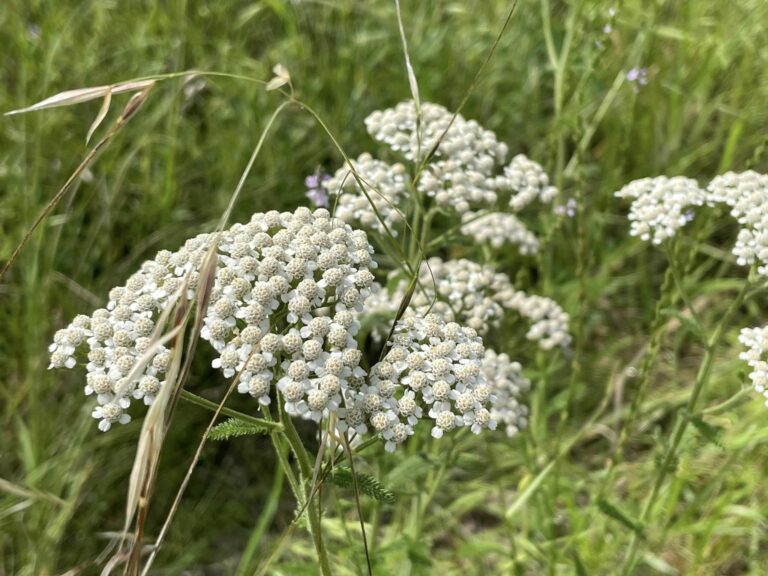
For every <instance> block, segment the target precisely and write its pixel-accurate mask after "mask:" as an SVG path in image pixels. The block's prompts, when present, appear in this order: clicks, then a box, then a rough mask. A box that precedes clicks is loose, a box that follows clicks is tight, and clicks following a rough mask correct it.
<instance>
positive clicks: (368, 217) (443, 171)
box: [323, 101, 557, 254]
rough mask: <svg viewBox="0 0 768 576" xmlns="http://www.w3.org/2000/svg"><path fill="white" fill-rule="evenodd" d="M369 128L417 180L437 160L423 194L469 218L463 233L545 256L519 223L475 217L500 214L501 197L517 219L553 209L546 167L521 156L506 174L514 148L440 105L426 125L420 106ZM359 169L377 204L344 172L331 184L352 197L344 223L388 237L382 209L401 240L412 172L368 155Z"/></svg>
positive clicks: (409, 104) (425, 177)
mask: <svg viewBox="0 0 768 576" xmlns="http://www.w3.org/2000/svg"><path fill="white" fill-rule="evenodd" d="M365 125H366V128H367V130H368V132H369V134H371V136H372V137H373V138H374V139H376V140H378V141H379V142H383V143H385V144H387V145H388V146H389V147H390V148H391V149H392V150H394V151H395V152H397V153H399V154H400V155H401V156H403V157H404V158H405V159H406V160H408V161H409V162H411V163H412V164H413V165H414V172H415V171H416V170H415V169H416V168H421V166H420V162H422V161H423V160H425V159H426V158H427V157H428V158H429V162H427V164H426V165H425V166H424V167H423V170H421V171H420V172H419V174H418V181H417V182H416V191H417V192H418V193H420V194H423V195H425V196H427V197H430V198H434V201H435V203H436V204H437V205H439V206H445V207H449V208H452V209H453V210H455V211H456V212H457V213H458V214H459V215H461V216H462V217H463V222H464V225H463V226H462V233H464V234H466V235H468V236H471V237H473V238H475V239H478V240H479V241H481V242H485V241H490V242H491V243H492V245H493V246H494V247H500V246H501V245H502V244H504V243H511V244H514V245H517V246H519V247H520V251H521V253H523V254H533V253H535V252H536V251H537V250H538V245H539V243H538V239H537V238H536V236H535V235H534V234H533V233H532V232H530V231H529V230H528V229H527V228H526V227H525V226H524V225H523V223H522V222H520V220H518V219H517V218H516V217H514V216H513V215H510V214H504V213H497V214H494V215H493V216H491V215H488V216H487V217H484V218H483V219H482V221H474V220H473V219H474V217H475V216H476V214H474V213H473V212H472V210H475V209H478V208H481V207H489V208H491V209H494V208H498V203H499V194H500V193H503V194H504V198H506V196H507V195H509V196H510V200H509V206H510V207H511V208H512V210H513V211H514V212H519V211H520V210H522V209H523V208H524V207H525V206H527V205H528V204H530V203H531V202H533V201H535V200H539V201H540V202H542V203H548V202H551V201H552V200H553V199H554V197H555V196H556V195H557V189H556V188H555V187H554V186H550V184H549V179H548V178H547V175H546V174H545V173H544V170H543V169H542V167H541V166H540V165H539V164H537V163H536V162H533V161H532V160H529V159H528V158H526V157H525V156H524V155H522V154H519V155H517V156H515V157H514V158H513V159H512V161H511V162H510V163H509V165H507V166H505V167H504V168H503V170H502V165H503V163H504V159H505V157H506V155H507V146H506V144H504V143H503V142H499V141H498V140H497V138H496V135H495V134H494V133H493V132H492V131H490V130H486V129H484V128H483V127H482V126H480V125H479V124H478V123H477V122H475V121H474V120H467V119H465V118H464V117H463V116H461V115H460V114H457V115H455V116H454V114H453V113H452V112H450V111H449V110H447V109H446V108H445V107H443V106H440V105H438V104H431V103H428V102H427V103H424V104H422V106H421V117H420V118H418V119H417V112H416V105H415V103H414V102H413V101H406V102H401V103H400V104H398V105H397V106H395V107H394V108H389V109H386V110H382V111H375V112H373V113H372V114H370V115H369V116H368V117H367V118H366V119H365ZM353 165H354V166H355V170H356V171H357V172H358V173H359V174H360V175H361V177H362V179H363V180H364V181H365V182H367V183H369V184H370V186H366V190H365V192H367V193H368V196H369V198H370V199H369V198H366V195H365V194H363V191H362V190H360V187H359V185H358V183H357V182H356V181H355V179H354V178H352V175H351V174H350V170H349V167H347V166H344V167H342V168H340V169H339V170H338V171H337V172H336V174H335V175H334V177H333V178H332V179H331V180H329V181H326V182H325V183H324V184H323V186H324V187H325V189H326V190H328V192H329V193H330V194H336V195H338V194H340V193H341V192H344V193H343V194H342V195H341V196H340V198H339V201H338V207H337V211H336V216H338V217H339V218H341V219H342V220H344V221H346V222H352V221H358V222H360V223H362V224H363V225H364V226H366V227H369V228H373V229H375V230H377V231H378V232H384V227H383V226H382V224H381V222H380V221H379V218H378V217H377V216H376V214H375V211H374V209H373V208H374V207H375V208H376V211H378V212H379V214H380V216H381V218H382V219H383V220H384V221H385V222H386V223H387V227H388V228H389V229H390V231H391V232H392V234H393V235H395V234H397V229H396V227H395V225H396V224H398V223H399V222H401V221H402V217H401V213H399V211H398V210H397V209H396V207H397V206H398V205H402V200H404V199H407V198H408V188H407V180H406V169H405V168H404V167H403V165H401V164H394V165H392V166H390V165H389V164H386V163H384V162H382V161H380V160H376V159H374V158H372V157H371V155H370V154H363V155H361V156H360V157H359V158H358V159H357V160H356V161H353ZM503 201H506V200H505V199H503ZM371 204H373V206H372V205H371ZM468 220H473V221H472V222H468Z"/></svg>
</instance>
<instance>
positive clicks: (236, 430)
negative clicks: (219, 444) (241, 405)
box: [208, 418, 269, 440]
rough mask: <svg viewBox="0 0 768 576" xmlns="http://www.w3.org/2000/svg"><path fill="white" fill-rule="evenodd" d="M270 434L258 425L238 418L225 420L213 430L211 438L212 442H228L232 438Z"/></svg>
mask: <svg viewBox="0 0 768 576" xmlns="http://www.w3.org/2000/svg"><path fill="white" fill-rule="evenodd" d="M267 432H269V430H267V429H266V428H262V427H261V426H258V425H256V424H252V423H250V422H243V421H242V420H238V419H237V418H230V419H228V420H225V421H224V422H222V423H221V424H217V425H216V426H214V427H213V428H212V429H211V433H210V434H209V436H208V437H209V438H210V439H211V440H228V439H230V438H238V437H240V436H253V435H255V434H266V433H267Z"/></svg>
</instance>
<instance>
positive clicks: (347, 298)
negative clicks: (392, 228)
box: [50, 208, 376, 430]
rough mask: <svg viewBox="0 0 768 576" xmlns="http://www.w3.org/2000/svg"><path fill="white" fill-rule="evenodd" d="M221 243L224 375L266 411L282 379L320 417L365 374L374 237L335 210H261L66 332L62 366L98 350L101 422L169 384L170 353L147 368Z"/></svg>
mask: <svg viewBox="0 0 768 576" xmlns="http://www.w3.org/2000/svg"><path fill="white" fill-rule="evenodd" d="M214 242H218V244H217V252H218V259H217V264H216V271H215V281H214V284H213V287H212V288H211V292H210V304H209V306H208V310H207V313H206V315H205V318H204V321H203V328H202V331H201V334H200V336H201V338H202V339H203V340H206V341H208V342H209V343H210V344H211V345H212V346H213V348H214V349H215V350H216V352H217V353H218V356H217V357H216V359H215V360H214V361H213V366H214V367H215V368H218V369H220V370H221V371H222V372H223V374H224V376H225V377H228V378H229V377H232V376H234V375H235V374H236V373H239V374H240V380H239V386H238V391H239V392H241V393H244V394H250V395H251V396H253V397H254V398H256V399H258V401H259V402H260V403H261V404H262V405H266V404H269V402H270V391H271V389H272V385H273V384H275V383H276V384H277V388H278V389H279V390H280V392H281V393H282V394H283V397H284V399H285V407H286V411H287V412H288V413H289V414H292V415H295V416H301V417H304V418H311V419H313V420H316V421H317V420H319V419H321V418H322V417H324V416H327V415H328V414H329V413H330V412H333V411H335V410H337V409H338V407H339V406H340V405H341V403H342V402H343V395H344V392H345V390H346V389H347V387H348V385H349V384H348V383H349V381H350V380H355V379H359V378H361V377H362V376H363V375H364V372H363V371H362V369H361V368H360V367H359V360H360V354H359V351H358V350H357V343H356V340H355V338H354V336H355V334H356V333H357V330H358V329H359V322H358V319H357V316H358V314H359V312H360V310H361V309H362V303H363V301H364V300H365V299H366V298H367V297H368V296H369V294H370V290H371V287H372V285H373V280H374V277H373V274H372V273H371V271H370V270H371V269H373V268H375V267H376V263H375V262H374V261H373V260H372V258H371V255H372V253H373V249H372V248H371V246H370V245H369V244H368V239H367V237H366V235H365V232H362V231H359V230H358V231H353V230H352V229H351V228H350V227H349V226H348V225H347V224H344V223H343V222H341V221H340V220H336V219H333V218H331V217H330V215H329V213H328V211H327V210H324V209H319V210H316V211H315V212H312V211H310V210H309V209H307V208H299V209H298V210H296V211H295V212H293V213H290V212H283V213H279V212H275V211H272V212H267V213H264V214H255V215H254V216H253V217H252V218H251V221H250V222H249V223H248V224H235V225H234V226H232V228H230V229H229V230H227V231H225V232H224V233H222V234H221V235H220V236H218V235H216V234H202V235H200V236H197V237H195V238H193V239H191V240H189V241H187V243H186V244H185V245H184V247H182V248H181V249H180V250H178V251H177V252H173V253H172V252H169V251H167V250H163V251H161V252H159V253H158V254H157V256H156V257H155V259H154V260H152V261H149V262H146V263H145V264H144V265H143V266H142V267H141V270H140V271H139V272H137V273H136V274H134V275H133V276H131V277H130V278H129V279H128V282H127V283H126V285H125V286H122V287H119V288H115V289H113V290H112V291H111V292H110V301H109V303H108V304H107V306H106V308H103V309H99V310H96V311H95V312H94V313H93V315H92V316H91V317H88V316H78V317H76V318H75V320H74V321H73V322H72V323H71V324H70V325H69V326H68V327H67V328H66V329H64V330H60V331H59V332H57V333H56V336H55V337H54V342H53V344H52V345H51V347H50V352H51V367H52V368H60V367H66V368H72V367H74V366H75V364H76V363H77V358H76V356H75V354H76V351H77V349H78V348H80V347H82V346H87V347H88V349H89V351H88V354H87V360H82V362H84V363H86V369H87V372H88V374H87V379H86V381H87V385H86V387H85V392H86V394H94V395H95V396H96V398H97V402H98V404H99V407H98V408H97V409H96V410H95V411H94V414H93V415H94V417H95V418H98V419H100V424H99V427H100V428H101V429H102V430H107V429H109V427H110V426H111V425H112V424H114V423H116V422H120V423H125V422H127V421H128V420H129V417H128V415H127V413H126V410H127V409H128V407H129V405H130V400H131V398H134V399H143V400H144V402H145V403H147V404H149V403H151V402H152V400H153V399H154V397H155V395H156V394H157V392H158V391H159V390H160V389H161V388H162V386H163V385H164V384H165V382H164V381H163V375H164V374H165V372H166V370H167V369H168V365H169V361H170V353H169V351H168V350H167V349H165V348H164V347H162V346H159V347H155V348H154V349H155V350H156V351H155V352H154V354H153V356H152V358H151V359H150V361H149V362H148V363H147V364H146V366H145V367H143V369H141V370H138V371H136V370H135V367H137V366H138V362H139V358H140V357H141V356H142V354H144V353H145V352H147V351H148V350H151V349H153V340H152V335H153V332H154V330H155V328H156V326H155V323H156V321H157V319H158V316H159V314H160V312H161V311H162V310H163V309H164V308H165V307H166V305H167V304H168V302H169V298H171V297H172V296H173V295H174V294H175V293H176V292H177V291H178V290H179V289H181V287H182V286H184V281H185V278H186V279H187V282H188V285H187V286H188V290H187V293H186V294H184V295H183V297H187V298H191V297H193V295H194V289H195V288H196V287H197V285H198V284H199V282H200V280H201V279H200V272H199V271H198V269H199V267H200V264H201V263H202V262H203V260H204V258H205V256H206V254H207V253H208V250H209V249H210V247H211V246H212V244H213V243H214ZM139 368H141V367H140V366H139ZM279 374H282V377H279ZM276 381H277V382H276Z"/></svg>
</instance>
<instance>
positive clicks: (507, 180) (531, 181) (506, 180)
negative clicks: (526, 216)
mask: <svg viewBox="0 0 768 576" xmlns="http://www.w3.org/2000/svg"><path fill="white" fill-rule="evenodd" d="M497 184H498V186H499V188H501V189H503V190H510V191H512V192H513V195H512V198H511V199H510V201H509V205H510V207H511V208H512V210H514V211H515V212H520V210H522V209H523V208H525V207H526V206H528V205H529V204H531V203H532V202H534V201H536V200H538V201H539V202H541V203H542V204H549V203H550V202H552V200H554V198H555V197H556V196H557V188H555V187H554V186H550V184H549V177H548V176H547V174H546V172H544V169H543V168H542V167H541V166H540V165H539V164H537V163H536V162H534V161H533V160H531V159H529V158H527V157H526V156H524V155H523V154H518V155H517V156H515V157H514V158H512V162H510V163H509V165H508V166H506V167H505V168H504V175H503V176H500V177H499V178H498V179H497Z"/></svg>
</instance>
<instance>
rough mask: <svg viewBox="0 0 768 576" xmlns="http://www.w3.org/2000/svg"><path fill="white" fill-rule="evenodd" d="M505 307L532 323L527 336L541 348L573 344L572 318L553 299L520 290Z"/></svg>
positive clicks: (547, 348)
mask: <svg viewBox="0 0 768 576" xmlns="http://www.w3.org/2000/svg"><path fill="white" fill-rule="evenodd" d="M505 305H506V307H507V308H511V309H513V310H517V312H518V313H519V314H520V315H521V316H522V317H523V318H526V319H527V320H528V321H529V322H531V327H530V328H529V329H528V332H527V333H526V335H525V336H526V338H528V340H531V341H532V342H536V343H537V344H538V346H539V348H542V349H544V350H551V349H552V348H557V347H567V346H569V345H570V344H571V335H570V333H569V332H568V322H569V320H570V317H569V316H568V314H567V313H566V312H565V311H564V310H563V309H562V308H561V307H560V305H559V304H558V303H557V302H555V301H554V300H552V299H551V298H547V297H545V296H537V295H535V294H526V293H525V292H523V291H520V290H518V291H517V292H515V294H514V296H513V297H512V299H511V300H507V301H506V302H505Z"/></svg>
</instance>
